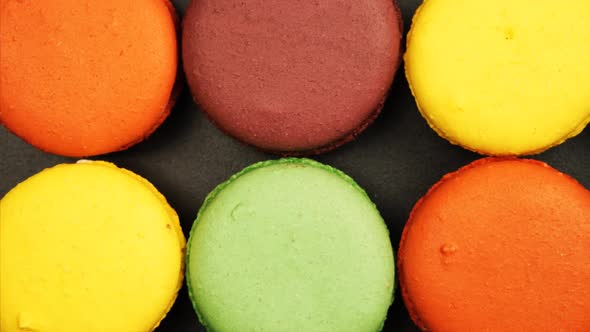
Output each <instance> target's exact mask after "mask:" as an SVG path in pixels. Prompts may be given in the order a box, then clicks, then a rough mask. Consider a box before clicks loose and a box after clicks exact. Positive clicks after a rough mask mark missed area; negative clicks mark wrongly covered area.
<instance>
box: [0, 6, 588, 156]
mask: <svg viewBox="0 0 590 332" xmlns="http://www.w3.org/2000/svg"><path fill="white" fill-rule="evenodd" d="M560 6H561V7H560V10H558V11H557V12H556V10H555V8H554V6H553V5H552V4H551V3H549V2H547V3H543V4H538V5H535V6H530V3H529V2H528V1H526V0H518V1H513V0H502V1H494V3H493V5H492V4H490V3H489V2H488V1H483V0H480V1H447V0H428V1H425V2H424V3H423V4H422V6H421V7H420V8H419V10H418V11H417V13H416V15H415V17H414V19H413V23H412V28H411V30H410V31H409V33H408V36H407V51H406V54H405V70H406V76H407V79H408V82H409V84H410V87H411V89H412V92H413V94H414V95H415V97H416V102H417V105H418V107H419V109H420V112H421V114H422V115H423V116H424V118H425V119H426V121H427V122H428V123H429V124H430V125H431V126H432V128H433V129H434V130H435V131H436V132H437V133H438V134H440V136H442V137H444V138H446V139H447V140H449V141H450V142H452V143H454V144H459V145H461V146H463V147H465V148H467V149H470V150H473V151H477V152H480V153H482V154H487V155H523V154H533V153H538V152H541V151H543V150H545V149H548V148H550V147H552V146H555V145H557V144H559V143H561V142H563V141H565V140H566V139H568V138H570V137H573V136H575V135H576V134H578V133H579V132H581V131H582V129H583V128H584V127H585V126H586V125H587V123H588V122H589V121H590V104H589V101H588V96H590V65H588V61H587V60H588V58H590V47H589V46H588V42H587V40H588V39H589V38H590V27H589V26H588V24H587V23H586V22H588V21H589V20H590V17H589V16H590V14H589V13H590V8H589V6H590V4H589V2H588V1H586V0H571V1H567V2H566V3H564V4H561V5H560ZM137 8H141V11H139V12H138V10H137ZM0 22H1V29H0V40H1V42H0V60H1V61H0V63H1V64H2V70H1V74H0V93H1V98H0V122H1V123H2V124H3V125H4V126H6V127H7V128H8V129H9V130H10V131H12V132H13V133H15V134H16V135H18V136H19V137H21V138H22V139H24V140H25V141H27V142H29V143H31V144H32V145H34V146H36V147H38V148H40V149H41V150H44V151H47V152H50V153H54V154H59V155H64V156H72V157H88V156H96V155H100V154H105V153H109V152H113V151H118V150H123V149H126V148H128V147H130V146H132V145H134V144H136V143H138V142H140V141H142V140H143V139H145V138H146V137H147V136H149V135H150V134H151V133H152V132H153V131H154V130H156V128H157V127H158V126H159V125H160V124H161V123H162V122H163V121H164V120H165V119H166V117H167V116H168V114H169V113H170V111H171V109H172V107H173V105H174V103H175V100H176V99H177V97H178V93H179V91H180V90H181V86H182V84H181V81H182V80H181V78H180V76H181V75H180V73H179V70H178V67H179V66H178V54H177V53H178V48H179V47H178V42H177V32H178V30H180V23H179V22H180V20H179V19H178V17H177V14H176V12H175V9H174V7H173V6H172V5H171V3H170V2H169V1H168V0H137V1H129V0H127V1H120V0H105V1H92V0H83V1H80V0H76V1H74V0H67V1H63V0H59V1H58V0H47V1H8V2H6V3H5V4H3V6H2V11H1V19H0ZM181 33H182V52H181V53H182V60H183V64H184V74H185V77H186V81H187V82H188V85H189V87H190V90H191V92H192V95H193V97H194V100H195V101H196V103H197V104H198V105H199V106H200V108H201V109H202V110H203V111H204V112H205V113H206V114H207V116H208V117H209V118H210V119H211V120H212V121H213V122H214V123H215V124H216V125H217V126H218V127H219V128H220V129H221V130H222V131H223V132H225V133H227V134H229V135H231V136H233V137H235V138H237V139H239V140H241V141H243V142H245V143H247V144H250V145H253V146H256V147H258V148H260V149H262V150H265V151H271V152H276V153H279V154H282V155H306V154H315V153H321V152H325V151H328V150H331V149H334V148H336V147H338V146H340V145H341V144H343V143H345V142H348V141H351V140H353V139H354V138H355V137H356V136H357V135H358V134H359V133H360V132H361V131H363V130H364V129H365V128H366V127H367V126H368V125H369V124H370V123H371V122H372V121H373V120H374V119H375V118H376V117H377V115H378V114H379V112H380V110H381V108H382V107H383V103H384V100H385V99H386V97H387V94H388V91H389V89H390V87H391V85H392V82H393V78H394V75H395V73H396V71H397V68H398V66H399V64H400V62H401V58H402V56H401V53H402V47H401V40H402V36H403V25H402V20H401V15H400V10H399V8H398V6H397V5H396V3H395V1H392V0H369V1H343V3H341V1H303V2H301V3H300V2H294V1H281V2H276V3H273V4H272V6H270V5H268V3H267V2H266V1H262V0H257V1H248V2H241V1H236V0H218V1H191V3H190V5H189V6H188V9H187V10H186V13H185V15H184V18H183V21H182V32H181Z"/></svg>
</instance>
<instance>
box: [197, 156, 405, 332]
mask: <svg viewBox="0 0 590 332" xmlns="http://www.w3.org/2000/svg"><path fill="white" fill-rule="evenodd" d="M187 252H188V255H187V281H188V284H189V290H190V294H191V298H192V299H193V303H194V305H195V309H196V310H197V312H198V314H199V317H200V318H201V322H202V323H203V324H204V325H205V326H206V327H207V329H208V330H209V331H216V332H225V331H228V332H229V331H261V332H264V331H309V332H313V331H342V332H346V331H351V332H352V331H354V332H365V331H366V332H376V331H380V330H381V327H382V324H383V322H384V320H385V316H386V314H387V309H388V308H389V306H390V304H391V302H392V298H393V287H394V260H393V253H392V247H391V243H390V240H389V234H388V231H387V228H386V226H385V223H384V222H383V219H382V218H381V216H380V215H379V212H378V211H377V209H376V208H375V206H374V205H373V203H372V202H371V201H370V199H369V198H368V197H367V195H366V194H365V193H364V191H362V189H360V188H359V187H358V186H357V185H356V184H355V183H354V181H353V180H352V179H350V178H349V177H348V176H346V175H344V174H343V173H341V172H339V171H337V170H335V169H333V168H331V167H328V166H325V165H322V164H319V163H317V162H314V161H311V160H306V159H282V160H279V161H270V162H263V163H259V164H255V165H253V166H250V167H249V168H247V169H245V170H244V171H242V172H241V173H239V174H237V175H235V176H234V177H232V178H231V179H230V180H229V181H228V182H225V183H224V184H222V185H221V186H219V187H218V188H217V189H216V190H215V191H213V192H212V193H211V194H210V196H209V197H208V198H207V200H206V202H205V205H204V206H203V208H202V209H201V210H200V212H199V215H198V217H197V220H196V223H195V225H194V226H193V230H192V232H191V238H190V240H189V247H188V250H187Z"/></svg>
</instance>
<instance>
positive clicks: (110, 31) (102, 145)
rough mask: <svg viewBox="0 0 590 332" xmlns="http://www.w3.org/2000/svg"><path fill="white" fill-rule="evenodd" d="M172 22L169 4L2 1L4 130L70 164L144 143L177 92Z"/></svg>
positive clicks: (150, 0)
mask: <svg viewBox="0 0 590 332" xmlns="http://www.w3.org/2000/svg"><path fill="white" fill-rule="evenodd" d="M175 20H176V14H175V11H174V8H173V7H172V5H171V3H170V2H169V1H168V0H133V1H132V0H101V1H91V0H44V1H4V2H2V10H1V11H0V123H1V124H2V125H4V126H5V127H6V128H8V130H10V131H12V132H13V133H14V134H16V135H17V136H19V137H20V138H22V139H23V140H25V141H27V142H29V143H30V144H32V145H34V146H36V147H37V148H39V149H41V150H43V151H46V152H49V153H53V154H58V155H63V156H70V157H85V156H94V155H99V154H105V153H109V152H113V151H118V150H124V149H126V148H128V147H130V146H132V145H134V144H136V143H138V142H140V141H142V140H143V139H145V138H146V137H147V136H149V135H150V134H151V133H152V132H153V131H154V130H155V129H156V128H157V127H158V126H159V125H160V124H161V123H162V122H163V121H164V119H166V117H167V116H168V114H169V113H170V110H171V108H172V105H173V104H174V101H175V98H176V94H177V92H178V87H179V86H177V85H176V84H175V83H176V76H177V75H176V73H177V67H178V65H177V62H178V59H177V57H178V56H177V53H178V50H177V41H176V25H177V24H176V22H175Z"/></svg>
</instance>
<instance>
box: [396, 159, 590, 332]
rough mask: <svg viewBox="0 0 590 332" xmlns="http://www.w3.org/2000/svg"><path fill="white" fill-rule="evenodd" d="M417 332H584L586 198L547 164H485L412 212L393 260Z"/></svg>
mask: <svg viewBox="0 0 590 332" xmlns="http://www.w3.org/2000/svg"><path fill="white" fill-rule="evenodd" d="M398 255H399V256H398V268H399V277H400V283H401V288H402V295H403V298H404V301H405V303H406V306H407V307H408V310H409V312H410V315H411V317H412V319H413V320H414V321H415V322H416V324H417V325H418V326H419V327H420V328H421V329H422V330H425V331H437V332H447V331H448V332H452V331H503V332H509V331H568V332H576V331H579V332H587V331H590V315H588V313H589V312H590V191H589V190H587V189H586V188H584V187H583V186H582V185H581V184H579V183H578V182H577V181H576V180H574V179H573V178H571V177H569V176H567V175H565V174H563V173H560V172H559V171H557V170H555V169H553V168H551V167H550V166H548V165H547V164H545V163H542V162H539V161H534V160H525V159H506V158H486V159H481V160H479V161H476V162H474V163H472V164H470V165H468V166H466V167H464V168H462V169H460V170H459V171H457V172H455V173H451V174H448V175H447V176H445V177H444V178H443V179H442V180H441V181H440V182H439V183H437V184H436V185H434V187H432V189H430V191H429V192H428V193H427V194H426V196H424V198H422V199H421V200H420V201H419V202H418V203H417V204H416V206H415V207H414V209H413V211H412V213H411V216H410V219H409V221H408V223H407V225H406V227H405V229H404V232H403V235H402V240H401V244H400V249H399V253H398Z"/></svg>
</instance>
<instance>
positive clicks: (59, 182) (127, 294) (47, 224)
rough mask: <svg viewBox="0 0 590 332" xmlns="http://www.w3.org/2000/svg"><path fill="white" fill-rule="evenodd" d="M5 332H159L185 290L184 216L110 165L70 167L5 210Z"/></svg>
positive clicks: (0, 259) (1, 253)
mask: <svg viewBox="0 0 590 332" xmlns="http://www.w3.org/2000/svg"><path fill="white" fill-rule="evenodd" d="M0 243H1V245H0V330H2V331H5V332H16V331H60V332H80V331H86V332H105V331H109V332H129V331H153V330H154V329H155V328H156V327H157V326H158V324H159V323H160V321H161V320H162V319H163V318H164V316H165V315H166V313H167V312H168V310H169V309H170V307H171V306H172V304H173V303H174V300H175V299H176V295H177V292H178V289H179V288H180V287H181V283H182V280H183V275H184V273H183V268H184V247H185V239H184V236H183V234H182V231H181V229H180V225H179V222H178V216H177V215H176V212H174V210H173V209H172V208H171V207H170V205H168V203H167V202H166V199H165V198H164V197H163V196H162V195H161V194H160V193H159V192H158V191H157V190H156V189H155V188H154V187H153V186H152V185H151V184H150V183H149V182H148V181H147V180H145V179H144V178H142V177H140V176H139V175H137V174H134V173H132V172H130V171H128V170H125V169H121V168H117V167H116V166H114V165H112V164H109V163H106V162H84V163H77V164H61V165H58V166H55V167H53V168H50V169H46V170H44V171H42V172H40V173H38V174H36V175H34V176H32V177H31V178H29V179H27V180H25V181H24V182H22V183H21V184H19V185H18V186H16V187H15V188H14V189H12V190H11V191H10V192H9V193H8V194H6V196H4V198H2V200H0Z"/></svg>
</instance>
